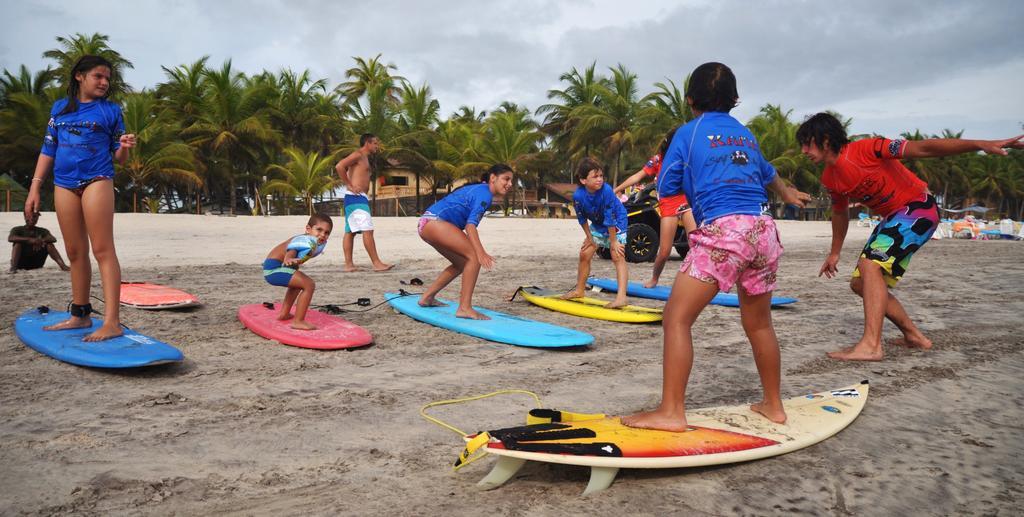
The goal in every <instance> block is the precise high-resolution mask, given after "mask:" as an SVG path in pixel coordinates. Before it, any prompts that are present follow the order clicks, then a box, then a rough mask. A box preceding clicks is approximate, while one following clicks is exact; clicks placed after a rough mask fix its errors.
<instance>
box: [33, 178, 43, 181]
mask: <svg viewBox="0 0 1024 517" xmlns="http://www.w3.org/2000/svg"><path fill="white" fill-rule="evenodd" d="M32 181H43V178H32Z"/></svg>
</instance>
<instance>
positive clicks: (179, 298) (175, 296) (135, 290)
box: [121, 282, 200, 310]
mask: <svg viewBox="0 0 1024 517" xmlns="http://www.w3.org/2000/svg"><path fill="white" fill-rule="evenodd" d="M199 304H200V303H199V298H196V297H195V295H192V294H189V293H186V292H185V291H182V290H179V289H175V288H173V287H167V286H165V285H156V284H147V283H145V282H122V283H121V305H126V306H128V307H135V308H137V309H148V310H156V309H181V308H184V307H194V306H196V305H199Z"/></svg>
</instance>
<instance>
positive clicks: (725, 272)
mask: <svg viewBox="0 0 1024 517" xmlns="http://www.w3.org/2000/svg"><path fill="white" fill-rule="evenodd" d="M689 240H690V252H689V253H687V254H686V259H685V260H684V261H683V265H682V266H681V267H680V268H679V271H681V272H687V271H689V275H690V276H692V277H693V278H696V279H697V280H700V281H702V282H708V283H717V284H718V288H719V289H720V290H722V291H728V290H730V289H732V286H733V285H736V284H739V286H740V287H742V288H743V290H744V291H746V293H747V294H751V295H758V294H764V293H767V292H771V291H773V290H774V289H775V283H776V278H775V273H776V271H777V270H778V268H779V258H780V257H781V256H782V244H781V243H780V242H779V233H778V230H777V229H776V228H775V220H773V219H772V218H771V217H769V216H767V215H727V216H723V217H719V218H718V219H715V220H714V221H711V222H710V223H708V224H705V225H703V226H701V227H700V228H697V229H696V230H694V231H693V232H690V239H689Z"/></svg>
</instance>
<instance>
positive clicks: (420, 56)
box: [0, 0, 1024, 137]
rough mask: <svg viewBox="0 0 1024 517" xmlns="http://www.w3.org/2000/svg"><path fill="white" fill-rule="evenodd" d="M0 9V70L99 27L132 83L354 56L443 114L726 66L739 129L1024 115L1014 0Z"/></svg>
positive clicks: (991, 122) (647, 84) (321, 70)
mask: <svg viewBox="0 0 1024 517" xmlns="http://www.w3.org/2000/svg"><path fill="white" fill-rule="evenodd" d="M4 4H5V5H3V6H2V7H3V12H4V13H5V18H6V22H7V23H5V32H4V34H3V36H2V40H0V67H4V68H8V69H12V70H13V69H16V68H17V67H18V66H19V65H20V64H26V65H27V66H29V67H30V68H31V69H33V70H37V69H40V68H42V67H43V66H45V65H46V64H47V62H46V61H45V60H43V59H42V57H41V54H42V52H43V51H44V50H46V49H49V48H53V47H54V46H55V41H54V39H53V38H54V37H55V36H58V35H69V34H73V33H76V32H81V33H86V34H91V33H93V32H100V33H104V34H108V35H110V43H111V46H113V47H114V48H115V49H117V50H118V51H120V52H121V53H122V54H124V55H125V56H126V57H127V58H129V59H131V60H132V61H133V62H134V63H135V70H132V71H130V72H129V73H128V74H127V78H128V80H129V82H130V83H131V84H132V85H133V86H135V87H143V86H152V85H154V84H155V83H157V82H158V81H161V80H163V78H164V75H163V71H162V70H161V65H162V66H167V67H173V66H177V65H179V64H183V63H190V62H192V61H195V60H196V59H198V58H199V57H201V56H203V55H210V56H211V59H210V63H211V64H214V65H220V63H222V62H223V61H224V60H226V59H232V60H233V63H234V65H235V67H236V68H237V69H239V70H242V71H245V72H247V73H257V72H260V71H261V70H263V69H268V70H275V71H276V70H279V69H281V68H284V67H288V68H292V69H295V70H303V69H307V68H308V69H310V71H311V72H312V73H313V75H314V76H315V77H326V78H328V80H329V82H330V84H331V86H334V85H336V84H337V83H338V82H340V81H341V80H342V73H343V71H344V70H345V69H346V68H348V67H350V66H352V59H351V58H352V56H362V57H373V56H374V55H376V54H378V53H380V54H383V59H384V61H385V62H392V63H395V64H396V65H398V67H399V70H398V73H400V74H401V75H404V76H406V77H407V78H409V79H410V80H411V81H413V82H414V83H416V84H421V83H422V82H424V81H426V82H427V83H429V84H430V85H431V87H432V89H433V91H434V93H435V95H436V96H437V97H438V98H439V100H440V101H441V104H442V112H443V113H446V114H447V113H450V112H452V111H454V110H455V109H457V108H458V107H459V106H460V105H463V104H465V105H471V106H475V107H477V108H478V109H480V110H490V109H493V107H495V106H496V105H497V104H498V103H499V102H501V101H503V100H510V101H514V102H517V103H520V104H525V105H527V106H528V107H530V108H531V109H534V108H536V107H537V106H538V105H540V104H543V103H545V102H546V101H547V99H546V92H547V90H548V89H550V88H555V87H559V84H558V76H559V75H560V74H562V73H563V72H566V71H568V70H569V69H570V68H572V67H580V68H582V67H585V66H587V65H589V64H590V63H591V62H594V61H596V62H597V64H598V69H599V70H600V71H602V72H603V73H606V72H607V69H608V67H611V66H615V65H616V64H618V63H623V64H625V65H626V66H627V67H628V68H629V69H631V70H632V71H634V72H635V73H637V74H638V76H639V79H640V85H641V88H642V91H641V93H642V94H643V93H647V92H649V91H651V90H653V86H652V85H653V83H654V82H656V81H661V80H664V79H665V78H666V77H667V78H671V79H673V80H675V81H676V82H677V84H681V83H682V80H683V79H684V78H685V76H686V74H687V73H689V72H690V71H691V70H692V69H693V68H694V67H695V66H696V65H698V64H700V63H702V62H705V61H722V62H724V63H726V64H728V65H729V66H730V67H732V68H733V70H734V71H735V72H736V75H737V77H738V80H739V89H740V95H741V97H742V100H743V103H742V104H741V106H740V107H739V108H738V109H737V110H736V111H735V112H734V114H735V115H736V116H737V117H738V118H740V119H741V120H745V119H747V118H749V117H751V116H753V115H754V114H756V112H757V109H758V108H759V107H760V106H762V105H764V104H765V103H769V102H770V103H775V104H782V105H783V106H784V107H785V108H791V109H793V110H794V114H795V115H798V116H800V117H802V116H804V115H806V114H807V113H811V112H813V111H817V110H819V109H823V108H829V109H835V110H837V111H840V112H841V113H843V114H844V115H846V116H850V117H853V118H854V121H855V127H858V128H859V127H860V125H861V124H864V125H869V124H877V125H878V126H879V127H878V129H875V128H872V129H870V130H873V131H879V132H882V131H886V132H889V131H891V130H893V129H895V128H896V127H899V128H901V129H900V130H902V129H913V128H915V127H920V128H921V129H922V130H923V131H925V132H939V131H941V129H943V128H946V127H950V128H953V129H961V128H968V129H970V131H969V133H970V134H971V135H977V136H985V137H995V136H999V135H1002V134H1005V132H1006V130H1007V129H1014V128H1016V127H1018V125H1019V119H1022V118H1024V97H1022V96H1021V95H1020V92H1021V91H1024V88H1021V86H1022V81H1024V64H1022V63H1024V61H1022V59H1021V57H1020V56H1021V53H1020V49H1021V47H1022V43H1024V36H1022V33H1024V31H1021V30H1020V28H1021V27H1022V26H1024V23H1022V22H1024V15H1022V14H1021V13H1020V10H1019V9H1018V6H1017V5H1016V4H1015V3H1013V2H1011V1H1008V0H1003V1H994V2H986V3H981V4H976V3H966V4H965V3H958V2H948V1H947V2H902V3H896V2H888V1H881V0H876V1H871V2H854V3H846V4H840V3H833V2H777V1H776V2H761V3H757V4H750V3H745V2H710V1H701V0H697V1H687V2H675V1H671V0H641V1H637V2H629V3H624V2H621V1H612V0H571V1H567V2H557V3H556V2H545V1H541V0H526V1H520V2H512V1H508V2H479V1H468V0H463V1H451V2H419V1H412V0H409V1H398V0H375V1H372V2H344V3H340V2H334V1H326V0H323V1H312V0H310V1H288V2H285V1H279V0H264V1H257V2H248V1H241V0H231V1H217V2H198V1H196V0H177V1H164V2H157V1H153V0H149V1H140V2H133V3H128V4H126V3H124V2H113V1H109V0H97V1H94V2H92V3H91V4H90V9H89V10H88V11H85V12H83V10H81V9H75V10H72V9H70V8H68V6H67V4H66V3H63V2H57V1H55V0H37V1H34V2H31V3H29V2H14V1H5V2H4ZM897 132H898V131H897ZM1011 132H1012V131H1011Z"/></svg>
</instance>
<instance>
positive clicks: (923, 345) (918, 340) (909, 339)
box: [887, 334, 932, 350]
mask: <svg viewBox="0 0 1024 517" xmlns="http://www.w3.org/2000/svg"><path fill="white" fill-rule="evenodd" d="M887 343H889V344H890V345H896V346H905V347H907V348H920V349H921V350H928V349H930V348H931V347H932V340H930V339H928V338H926V337H925V336H924V334H917V335H915V336H908V335H904V336H903V337H899V338H894V339H890V340H888V341H887Z"/></svg>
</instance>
